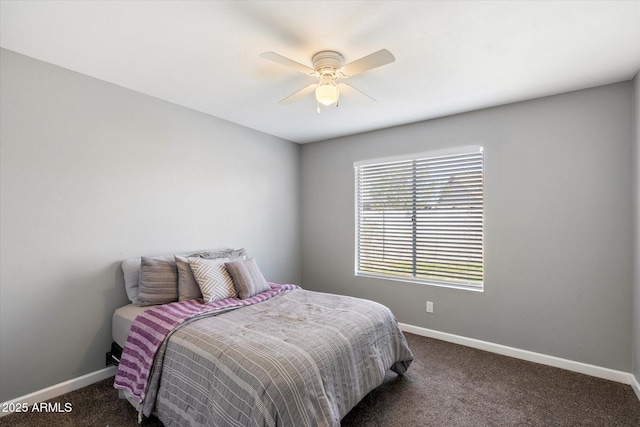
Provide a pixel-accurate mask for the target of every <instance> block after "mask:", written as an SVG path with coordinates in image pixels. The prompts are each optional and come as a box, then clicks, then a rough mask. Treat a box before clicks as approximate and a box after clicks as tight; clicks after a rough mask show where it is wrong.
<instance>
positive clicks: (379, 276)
mask: <svg viewBox="0 0 640 427" xmlns="http://www.w3.org/2000/svg"><path fill="white" fill-rule="evenodd" d="M355 275H356V277H367V278H370V279H381V280H390V281H393V282H406V283H417V284H419V285H428V286H438V287H441V288H451V289H460V290H463V291H472V292H484V284H483V285H482V286H471V285H457V284H454V283H446V282H437V281H433V280H420V279H413V278H409V277H394V276H387V275H384V274H375V273H365V272H361V271H356V273H355Z"/></svg>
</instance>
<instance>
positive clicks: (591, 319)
mask: <svg viewBox="0 0 640 427" xmlns="http://www.w3.org/2000/svg"><path fill="white" fill-rule="evenodd" d="M632 95H633V89H632V84H631V82H624V83H619V84H615V85H609V86H604V87H598V88H594V89H589V90H583V91H578V92H572V93H567V94H562V95H558V96H553V97H548V98H542V99H537V100H533V101H528V102H522V103H517V104H512V105H506V106H502V107H497V108H491V109H486V110H481V111H476V112H472V113H468V114H462V115H458V116H452V117H447V118H442V119H437V120H431V121H425V122H421V123H417V124H412V125H407V126H402V127H396V128H390V129H385V130H380V131H376V132H371V133H366V134H361V135H356V136H351V137H345V138H340V139H336V140H331V141H324V142H319V143H313V144H307V145H303V146H302V154H301V171H302V233H303V237H302V242H303V243H302V261H303V269H302V277H303V285H304V286H305V287H307V288H311V289H315V290H320V291H328V292H337V293H343V294H348V295H353V296H359V297H366V298H370V299H373V300H376V301H379V302H381V303H384V304H386V305H388V306H389V307H390V308H391V309H392V310H393V312H394V313H395V314H396V316H397V318H398V320H399V321H400V322H405V323H408V324H411V325H416V326H421V327H425V328H430V329H435V330H438V331H443V332H448V333H452V334H457V335H461V336H465V337H471V338H476V339H479V340H485V341H489V342H492V343H498V344H503V345H507V346H511V347H515V348H519V349H525V350H530V351H534V352H539V353H543V354H547V355H552V356H557V357H561V358H566V359H570V360H574V361H580V362H584V363H589V364H593V365H597V366H602V367H608V368H611V369H616V370H621V371H625V372H630V371H631V365H632V364H631V354H632V350H631V345H632V344H631V341H632V339H631V337H632V310H633V308H632V275H633V260H632V233H630V230H631V229H632V225H633V224H632V206H633V204H632V203H633V202H632V200H633V190H632V182H633V179H632V176H633V172H632V163H633V162H632V114H631V108H632ZM427 96H428V95H427ZM474 144H480V145H483V146H484V147H485V268H486V270H485V292H483V293H477V292H471V291H464V290H455V289H449V288H442V287H433V286H425V285H419V284H412V283H404V282H394V281H384V280H377V279H371V278H364V277H355V276H354V181H353V178H354V177H353V175H354V173H353V166H352V165H353V162H354V161H358V160H364V159H370V158H378V157H385V156H392V155H399V154H407V153H414V152H422V151H428V150H431V149H442V148H448V147H455V146H465V145H474ZM426 300H429V301H433V302H434V313H433V314H427V313H426V312H425V301H426Z"/></svg>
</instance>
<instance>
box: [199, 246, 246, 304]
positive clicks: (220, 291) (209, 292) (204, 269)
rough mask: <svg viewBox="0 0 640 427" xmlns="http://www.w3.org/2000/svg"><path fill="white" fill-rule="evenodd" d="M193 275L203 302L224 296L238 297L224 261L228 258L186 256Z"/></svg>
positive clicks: (223, 297)
mask: <svg viewBox="0 0 640 427" xmlns="http://www.w3.org/2000/svg"><path fill="white" fill-rule="evenodd" d="M187 260H188V261H189V265H190V266H191V271H192V272H193V276H194V277H195V279H196V282H198V286H199V287H200V291H201V292H202V299H203V300H204V302H205V304H207V303H210V302H214V301H219V300H221V299H226V298H238V293H237V292H236V288H235V287H234V286H233V280H232V279H231V276H229V273H228V272H227V269H226V267H225V265H224V264H225V263H226V262H229V261H231V259H230V258H216V259H203V258H192V257H189V258H187Z"/></svg>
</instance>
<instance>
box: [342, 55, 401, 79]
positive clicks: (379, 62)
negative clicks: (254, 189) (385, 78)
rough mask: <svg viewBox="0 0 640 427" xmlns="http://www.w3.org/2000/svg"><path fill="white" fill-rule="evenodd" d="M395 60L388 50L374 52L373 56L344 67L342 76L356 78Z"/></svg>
mask: <svg viewBox="0 0 640 427" xmlns="http://www.w3.org/2000/svg"><path fill="white" fill-rule="evenodd" d="M395 60H396V58H395V57H394V56H393V55H392V54H391V52H389V51H388V50H387V49H380V50H379V51H377V52H373V53H372V54H371V55H367V56H365V57H362V58H360V59H356V60H355V61H353V62H350V63H348V64H347V65H344V66H343V67H342V74H344V75H345V77H351V76H355V75H356V74H360V73H364V72H365V71H368V70H371V69H372V68H376V67H381V66H383V65H386V64H390V63H392V62H393V61H395Z"/></svg>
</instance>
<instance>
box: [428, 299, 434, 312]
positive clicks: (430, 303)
mask: <svg viewBox="0 0 640 427" xmlns="http://www.w3.org/2000/svg"><path fill="white" fill-rule="evenodd" d="M427 313H433V303H432V302H431V301H427Z"/></svg>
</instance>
